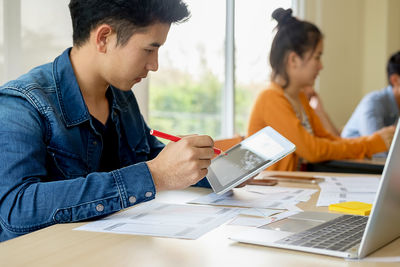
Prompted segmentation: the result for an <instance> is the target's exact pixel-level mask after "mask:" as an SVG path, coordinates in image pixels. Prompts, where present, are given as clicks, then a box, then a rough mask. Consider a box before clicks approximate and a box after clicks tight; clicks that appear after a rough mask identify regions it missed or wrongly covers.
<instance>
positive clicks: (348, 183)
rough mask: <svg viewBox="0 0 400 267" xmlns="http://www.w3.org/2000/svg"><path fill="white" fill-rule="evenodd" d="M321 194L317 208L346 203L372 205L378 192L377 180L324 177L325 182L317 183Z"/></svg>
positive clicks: (351, 177) (352, 177)
mask: <svg viewBox="0 0 400 267" xmlns="http://www.w3.org/2000/svg"><path fill="white" fill-rule="evenodd" d="M319 186H320V187H321V192H320V194H319V198H318V202H317V206H329V205H330V204H335V203H341V202H346V201H360V202H365V203H370V204H372V203H373V202H374V200H375V195H376V192H377V191H378V186H379V178H368V177H354V176H350V177H328V176H327V177H325V182H321V183H319Z"/></svg>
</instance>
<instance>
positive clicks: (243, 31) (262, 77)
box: [235, 0, 292, 135]
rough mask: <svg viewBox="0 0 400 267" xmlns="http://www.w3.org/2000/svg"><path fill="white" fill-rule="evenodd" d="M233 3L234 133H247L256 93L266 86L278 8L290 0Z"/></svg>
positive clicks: (286, 5) (284, 6)
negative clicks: (275, 16) (234, 61)
mask: <svg viewBox="0 0 400 267" xmlns="http://www.w3.org/2000/svg"><path fill="white" fill-rule="evenodd" d="M249 3H250V2H249V1H246V0H237V1H235V60H236V64H235V131H236V132H237V133H240V134H242V135H244V134H246V132H247V121H248V118H249V115H250V109H251V107H252V105H253V102H254V100H255V98H256V96H257V93H258V92H259V91H260V90H261V89H263V88H265V87H266V86H267V83H268V82H269V80H270V73H271V68H270V64H269V51H270V47H271V43H272V39H273V37H274V35H275V32H274V28H275V26H276V22H275V21H274V20H273V19H272V18H271V15H272V12H273V11H274V10H275V9H277V8H278V7H282V8H285V9H286V8H290V7H291V4H292V1H291V0H268V1H265V0H252V1H251V4H249Z"/></svg>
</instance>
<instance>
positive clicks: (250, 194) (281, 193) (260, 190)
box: [190, 185, 318, 211]
mask: <svg viewBox="0 0 400 267" xmlns="http://www.w3.org/2000/svg"><path fill="white" fill-rule="evenodd" d="M317 191H318V190H314V189H304V188H291V187H279V186H274V187H267V186H257V185H247V186H246V187H244V188H238V189H234V190H231V191H229V192H226V193H225V194H222V195H217V194H215V193H211V194H208V195H206V196H203V197H200V198H197V199H195V200H192V201H191V202H190V203H195V204H206V205H217V206H219V205H221V206H234V207H247V208H268V209H281V210H297V211H298V210H300V209H299V208H297V207H296V204H298V203H299V202H302V201H307V200H309V199H310V197H311V195H312V194H314V193H315V192H317Z"/></svg>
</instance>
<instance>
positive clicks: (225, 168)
mask: <svg viewBox="0 0 400 267" xmlns="http://www.w3.org/2000/svg"><path fill="white" fill-rule="evenodd" d="M266 161H269V160H265V159H264V158H262V157H260V156H258V155H257V154H255V153H253V152H251V151H250V150H249V149H246V148H244V147H243V146H242V145H241V144H239V145H237V146H235V147H234V148H233V149H231V150H229V154H228V155H226V156H222V157H220V158H219V159H218V160H216V161H214V162H213V166H212V170H213V172H214V174H215V175H216V177H218V181H219V183H220V184H221V185H222V186H225V185H227V184H229V183H230V182H232V177H238V176H243V175H246V174H249V173H251V172H253V171H255V170H257V169H258V168H260V167H261V166H263V165H264V164H265V163H266Z"/></svg>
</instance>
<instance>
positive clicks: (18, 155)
mask: <svg viewBox="0 0 400 267" xmlns="http://www.w3.org/2000/svg"><path fill="white" fill-rule="evenodd" d="M69 52H70V49H67V50H66V51H64V53H63V54H61V55H60V56H59V57H57V58H56V59H55V60H54V62H53V63H49V64H46V65H42V66H39V67H37V68H34V69H33V70H31V71H30V72H29V73H27V74H25V75H23V76H21V77H19V78H18V79H17V80H14V81H11V82H8V83H6V84H5V85H3V86H2V87H0V148H1V153H0V241H2V240H7V239H10V238H13V237H16V236H19V235H22V234H26V233H29V232H32V231H35V230H38V229H40V228H43V227H46V226H49V225H52V224H56V223H67V222H76V221H81V220H86V219H89V218H95V217H99V216H104V215H107V214H110V213H112V212H116V211H118V210H121V209H123V208H127V207H129V206H132V205H135V204H137V203H141V202H144V201H148V200H151V199H153V198H154V196H155V187H154V183H153V179H152V177H151V174H150V172H149V169H148V167H147V164H146V163H145V161H147V160H150V159H153V158H154V157H155V156H157V154H158V153H159V152H160V151H161V150H162V148H163V147H164V146H163V144H162V143H161V142H159V141H158V140H157V139H156V138H155V137H153V136H151V135H149V128H148V126H147V125H146V123H145V121H144V120H143V117H142V116H141V114H140V111H139V107H138V104H137V102H136V99H135V97H134V95H133V93H132V92H130V91H129V92H124V91H121V90H118V89H116V88H114V87H112V86H110V90H111V91H112V94H113V102H112V103H111V113H110V116H111V118H112V120H113V122H114V123H115V125H116V129H117V133H118V136H119V140H118V142H119V157H120V161H121V164H122V166H125V167H123V168H121V169H117V170H114V171H111V172H97V168H98V166H99V162H100V157H101V151H102V140H101V135H100V134H99V133H98V132H96V130H95V128H94V127H93V124H92V121H91V117H90V114H89V111H88V109H87V106H86V105H85V102H84V100H83V97H82V95H81V92H80V89H79V86H78V83H77V81H76V77H75V75H74V71H73V69H72V65H71V62H70V59H69Z"/></svg>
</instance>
